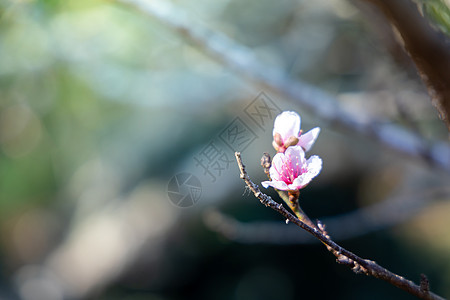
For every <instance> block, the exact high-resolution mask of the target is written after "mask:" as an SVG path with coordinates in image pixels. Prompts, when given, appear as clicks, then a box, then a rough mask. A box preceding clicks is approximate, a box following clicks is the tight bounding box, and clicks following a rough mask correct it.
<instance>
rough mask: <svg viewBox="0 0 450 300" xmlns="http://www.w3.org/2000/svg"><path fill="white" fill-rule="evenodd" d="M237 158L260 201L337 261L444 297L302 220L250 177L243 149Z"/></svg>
mask: <svg viewBox="0 0 450 300" xmlns="http://www.w3.org/2000/svg"><path fill="white" fill-rule="evenodd" d="M235 156H236V161H237V163H238V166H239V171H240V178H241V179H243V180H244V182H245V183H246V185H247V186H248V187H249V188H250V190H251V191H252V192H253V194H254V195H255V197H256V198H258V199H259V201H260V202H261V203H262V204H263V205H265V206H266V207H270V208H272V209H273V210H275V211H277V212H278V213H280V214H281V215H282V216H283V217H284V218H285V219H286V220H288V221H289V222H292V223H294V224H295V225H297V226H299V227H300V228H302V229H303V230H305V231H307V232H308V233H309V234H311V235H313V236H314V237H315V238H317V239H318V240H319V241H321V242H322V243H323V244H325V245H326V247H327V249H328V250H329V251H330V252H331V253H333V255H335V256H336V261H337V262H338V263H341V264H345V265H347V266H349V267H350V268H351V269H352V270H353V271H354V272H356V273H363V274H366V275H370V276H373V277H375V278H378V279H382V280H384V281H386V282H389V283H390V284H392V285H394V286H396V287H398V288H400V289H402V290H404V291H407V292H408V293H410V294H412V295H414V296H416V297H419V298H421V299H435V300H437V299H439V300H443V299H444V298H442V297H440V296H438V295H436V294H434V293H432V292H430V291H429V287H428V284H427V285H426V286H425V285H424V284H422V288H421V286H419V285H416V284H415V283H414V282H412V281H411V280H408V279H406V278H404V277H402V276H399V275H397V274H395V273H392V272H391V271H389V270H387V269H385V268H383V267H382V266H380V265H378V264H377V263H376V262H374V261H371V260H368V259H363V258H361V257H359V256H357V255H356V254H354V253H353V252H350V251H348V250H347V249H345V248H343V247H341V246H340V245H338V244H336V243H335V242H334V241H333V240H331V238H330V237H329V236H328V234H327V233H326V231H325V227H324V226H323V225H321V224H320V223H319V226H318V228H319V229H318V228H312V227H310V226H308V225H307V224H305V223H304V222H302V221H300V220H299V219H298V218H297V217H295V216H294V215H292V214H291V213H290V212H289V211H287V210H286V208H284V207H283V205H282V204H280V203H277V202H275V201H274V200H273V199H272V198H271V197H269V196H267V195H266V194H264V193H262V192H261V191H260V189H259V187H258V186H257V185H256V184H255V183H253V182H252V181H251V179H250V177H249V176H248V174H247V171H246V170H245V166H244V164H243V163H242V158H241V153H240V152H236V153H235Z"/></svg>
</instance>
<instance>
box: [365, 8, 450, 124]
mask: <svg viewBox="0 0 450 300" xmlns="http://www.w3.org/2000/svg"><path fill="white" fill-rule="evenodd" d="M367 2H369V3H372V4H373V5H374V6H376V7H378V9H379V10H380V11H382V12H383V13H384V15H385V16H386V19H387V20H388V22H390V23H391V24H392V26H393V27H394V28H395V30H396V31H397V33H398V35H397V37H399V39H401V42H402V44H403V46H404V48H405V50H406V51H407V52H408V53H409V55H410V57H411V59H412V60H413V61H414V63H415V65H416V67H417V70H418V72H419V74H420V76H421V77H422V80H423V82H425V84H426V85H427V87H428V91H429V95H430V97H431V100H432V103H433V105H434V106H435V107H436V109H437V110H438V112H439V117H440V118H441V119H442V120H443V122H445V124H446V125H447V129H448V130H449V131H450V37H449V36H448V35H445V34H444V33H442V32H441V31H439V30H436V29H435V28H433V27H432V24H433V23H432V22H433V21H434V20H435V19H433V18H431V17H432V16H434V17H438V16H442V18H441V19H440V20H442V21H443V22H441V28H444V29H446V28H447V26H448V17H449V9H448V7H447V6H446V5H445V4H442V3H441V5H439V6H438V9H436V5H437V4H439V2H440V1H439V0H438V1H435V0H433V1H428V2H429V3H426V2H422V3H421V5H422V7H423V8H424V9H423V11H425V12H429V13H431V12H434V13H435V14H434V15H430V14H429V15H428V16H429V18H430V19H431V20H430V19H429V20H427V19H426V18H424V16H423V15H420V13H419V10H418V7H417V5H416V4H415V3H414V2H413V1H412V0H396V1H385V0H367ZM447 33H448V32H447Z"/></svg>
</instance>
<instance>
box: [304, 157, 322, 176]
mask: <svg viewBox="0 0 450 300" xmlns="http://www.w3.org/2000/svg"><path fill="white" fill-rule="evenodd" d="M306 165H307V167H306V168H307V170H308V173H309V174H311V176H312V178H314V177H316V176H317V175H319V173H320V171H321V170H322V159H321V158H320V157H318V156H317V155H313V156H311V157H310V158H308V160H307V161H306Z"/></svg>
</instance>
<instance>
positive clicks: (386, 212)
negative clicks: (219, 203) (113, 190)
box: [205, 186, 450, 244]
mask: <svg viewBox="0 0 450 300" xmlns="http://www.w3.org/2000/svg"><path fill="white" fill-rule="evenodd" d="M449 197H450V188H449V187H446V186H444V187H439V188H434V189H430V190H427V191H414V192H411V193H408V194H405V195H401V196H396V197H388V198H387V199H385V200H384V201H382V202H379V203H376V204H373V205H370V206H367V207H362V208H359V209H358V210H355V211H351V212H348V213H345V214H341V215H336V216H332V217H327V218H324V219H322V221H323V222H324V223H325V224H327V225H328V227H329V228H331V229H332V230H331V233H332V235H333V238H334V240H337V241H342V240H346V239H351V238H355V237H359V236H362V235H365V234H368V233H371V232H374V231H377V230H381V229H383V228H386V227H389V226H393V225H395V224H399V223H402V222H404V221H405V220H407V219H409V218H411V217H413V216H414V215H416V214H418V213H419V212H420V211H422V210H423V209H425V208H426V207H427V206H428V205H430V204H431V203H433V202H437V201H439V200H441V199H449ZM205 223H206V224H207V226H208V227H209V228H210V229H211V230H213V231H216V232H218V233H220V234H222V235H224V236H226V237H227V238H229V239H230V240H234V241H237V242H240V243H245V244H251V243H270V244H312V243H317V240H315V239H313V238H312V237H311V236H309V235H307V234H304V233H303V232H301V231H298V230H296V228H295V227H292V226H288V227H287V226H286V225H284V224H280V223H278V222H271V221H266V222H264V221H258V222H250V223H243V222H240V221H238V220H236V219H234V218H233V217H231V216H227V215H225V214H223V213H221V212H220V211H217V210H208V211H206V212H205Z"/></svg>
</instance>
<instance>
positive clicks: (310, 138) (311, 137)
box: [297, 127, 320, 151]
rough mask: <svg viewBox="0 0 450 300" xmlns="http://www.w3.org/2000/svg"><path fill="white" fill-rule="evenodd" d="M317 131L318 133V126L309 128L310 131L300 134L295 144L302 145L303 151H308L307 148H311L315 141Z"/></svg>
mask: <svg viewBox="0 0 450 300" xmlns="http://www.w3.org/2000/svg"><path fill="white" fill-rule="evenodd" d="M319 133H320V128H319V127H316V128H314V129H311V130H310V131H308V132H307V133H305V134H302V135H301V136H300V137H299V139H298V144H297V145H299V146H302V147H303V149H305V151H309V149H311V147H312V146H313V145H314V143H315V142H316V139H317V137H318V136H319Z"/></svg>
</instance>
